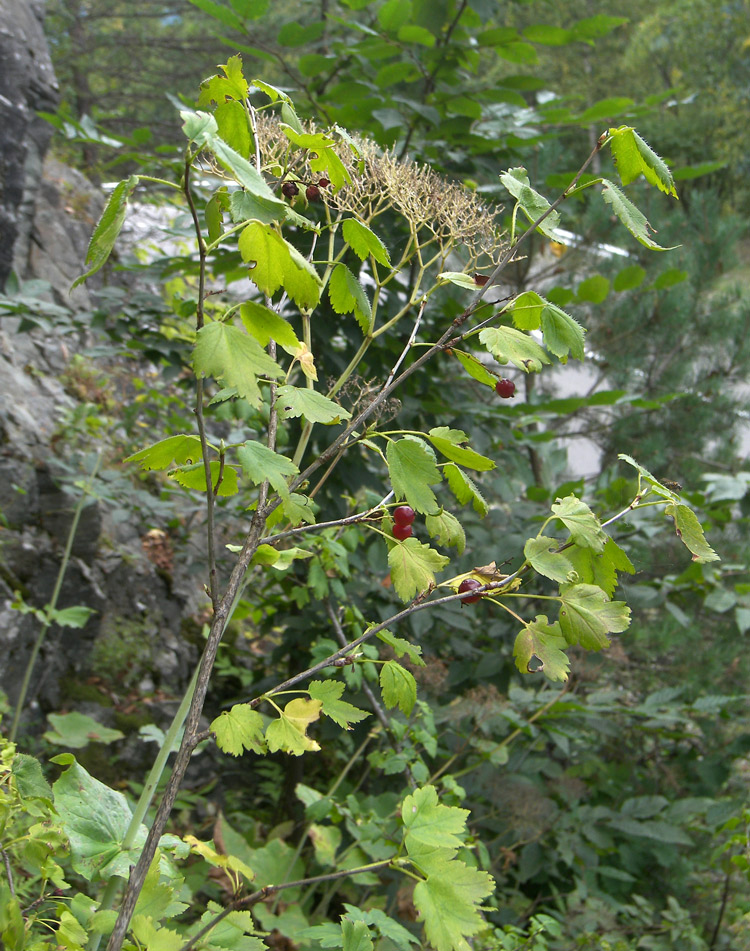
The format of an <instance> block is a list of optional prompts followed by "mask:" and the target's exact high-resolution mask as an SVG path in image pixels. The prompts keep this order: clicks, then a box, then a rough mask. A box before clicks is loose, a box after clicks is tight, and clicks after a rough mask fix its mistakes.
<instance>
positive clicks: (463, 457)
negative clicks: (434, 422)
mask: <svg viewBox="0 0 750 951" xmlns="http://www.w3.org/2000/svg"><path fill="white" fill-rule="evenodd" d="M427 438H428V439H429V440H430V442H431V443H432V445H433V446H434V447H435V448H436V449H437V450H438V452H439V453H441V454H442V455H443V456H445V457H446V459H450V460H451V462H457V463H458V464H459V465H462V466H464V467H465V468H466V469H475V470H476V471H477V472H488V471H489V470H490V469H494V468H495V463H494V462H493V461H492V460H491V459H488V458H487V457H486V456H482V455H480V453H478V452H475V451H474V450H473V449H468V448H466V447H465V446H463V445H462V443H465V442H468V440H469V437H468V436H467V435H466V433H465V432H463V431H462V430H460V429H450V428H449V427H448V426H437V427H436V428H434V429H431V430H430V431H429V433H428V434H427Z"/></svg>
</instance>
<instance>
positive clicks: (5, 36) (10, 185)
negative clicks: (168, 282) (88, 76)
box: [0, 0, 58, 288]
mask: <svg viewBox="0 0 750 951" xmlns="http://www.w3.org/2000/svg"><path fill="white" fill-rule="evenodd" d="M43 15H44V4H43V2H41V0H3V2H2V3H1V4H0V288H2V287H3V286H4V285H5V281H6V279H7V277H8V274H9V273H10V271H11V269H13V268H15V269H16V270H18V271H20V272H22V271H24V270H25V268H26V262H27V259H28V254H29V243H30V238H31V227H32V220H33V212H34V188H35V184H36V183H38V182H39V181H40V180H41V177H42V163H43V161H44V155H45V152H46V151H47V146H48V145H49V140H50V138H51V135H52V127H51V126H50V125H49V124H48V123H46V122H45V121H44V120H43V119H40V118H39V117H38V116H37V115H36V112H37V111H47V112H49V111H51V110H54V109H55V106H56V103H57V96H58V92H57V81H56V79H55V74H54V71H53V69H52V62H51V60H50V56H49V49H48V47H47V41H46V39H45V36H44V32H43V30H42V20H43Z"/></svg>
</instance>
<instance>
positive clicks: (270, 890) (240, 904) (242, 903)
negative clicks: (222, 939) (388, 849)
mask: <svg viewBox="0 0 750 951" xmlns="http://www.w3.org/2000/svg"><path fill="white" fill-rule="evenodd" d="M393 861H394V860H393V859H385V860H383V861H382V862H372V863H371V864H370V865H361V866H360V867H359V868H351V869H346V870H344V871H341V872H329V873H328V874H327V875H314V876H312V877H311V878H301V879H299V880H298V881H296V882H284V883H282V884H281V885H266V886H264V887H263V888H259V889H258V890H257V891H255V892H253V893H252V895H247V896H246V897H245V898H236V899H235V900H234V901H232V902H231V903H230V904H229V905H227V907H226V908H224V909H222V910H221V911H220V912H219V914H218V915H216V917H215V918H214V919H213V921H210V922H209V923H208V924H207V925H204V926H203V928H201V930H200V931H198V932H197V933H196V934H194V935H193V937H192V938H191V939H190V940H189V941H188V942H187V943H186V944H183V946H182V947H181V948H180V951H191V949H192V948H193V947H195V945H196V944H197V943H198V942H199V941H200V940H201V938H204V937H205V936H206V935H207V934H208V933H209V932H210V931H212V930H213V929H214V928H215V927H216V925H218V924H219V922H220V921H223V920H224V919H225V918H226V917H227V915H231V913H232V912H233V911H240V910H242V909H245V908H252V907H253V905H257V904H258V902H261V901H265V900H266V899H267V898H270V897H271V896H272V895H275V894H276V892H280V891H282V889H285V888H301V887H302V886H303V885H316V884H318V883H319V882H332V881H334V880H335V879H338V878H348V877H349V876H350V875H361V874H362V873H364V872H377V871H378V870H379V869H381V868H388V867H389V866H391V865H392V864H393Z"/></svg>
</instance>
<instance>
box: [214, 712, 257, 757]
mask: <svg viewBox="0 0 750 951" xmlns="http://www.w3.org/2000/svg"><path fill="white" fill-rule="evenodd" d="M263 726H264V725H263V717H262V716H261V715H260V714H259V713H258V712H257V711H256V710H253V708H252V707H251V706H250V704H249V703H236V704H235V705H234V706H233V707H231V708H230V709H229V710H225V711H224V712H223V713H220V714H219V716H218V717H216V719H214V720H212V721H211V724H210V725H209V730H210V731H211V732H212V733H214V734H216V745H217V746H218V747H219V749H220V750H221V751H222V752H223V753H229V755H230V756H241V755H242V753H243V752H244V751H245V750H252V751H253V752H254V753H257V754H258V755H259V756H262V755H263V754H264V753H265V752H266V743H265V740H264V739H263Z"/></svg>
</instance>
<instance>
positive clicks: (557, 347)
mask: <svg viewBox="0 0 750 951" xmlns="http://www.w3.org/2000/svg"><path fill="white" fill-rule="evenodd" d="M585 333H586V331H585V330H584V329H583V327H581V325H580V324H579V323H578V321H577V320H574V319H573V318H572V317H571V316H570V315H569V314H566V313H565V311H564V310H561V309H560V308H559V307H557V306H556V305H555V304H550V303H549V301H545V305H544V308H543V310H542V334H543V335H544V346H545V347H546V348H547V349H548V350H549V351H550V353H554V355H555V356H556V357H558V358H559V359H560V361H561V362H563V363H565V362H566V361H567V359H568V354H570V355H571V356H572V357H574V358H575V359H576V360H583V337H584V334H585Z"/></svg>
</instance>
